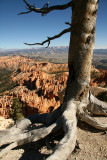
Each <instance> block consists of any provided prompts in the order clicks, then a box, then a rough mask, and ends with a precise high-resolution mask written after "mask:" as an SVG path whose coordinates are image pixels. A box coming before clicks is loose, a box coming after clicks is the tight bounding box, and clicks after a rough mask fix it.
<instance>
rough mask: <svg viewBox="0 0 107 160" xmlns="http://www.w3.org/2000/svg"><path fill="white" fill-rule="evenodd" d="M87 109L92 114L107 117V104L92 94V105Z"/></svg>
mask: <svg viewBox="0 0 107 160" xmlns="http://www.w3.org/2000/svg"><path fill="white" fill-rule="evenodd" d="M87 109H88V110H89V111H90V112H91V113H92V114H95V115H103V116H107V103H105V102H103V101H100V100H99V99H97V98H96V97H94V96H93V95H92V94H91V95H90V103H89V105H88V106H87Z"/></svg>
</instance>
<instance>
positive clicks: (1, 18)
mask: <svg viewBox="0 0 107 160" xmlns="http://www.w3.org/2000/svg"><path fill="white" fill-rule="evenodd" d="M28 2H30V3H31V4H35V5H36V6H37V7H42V6H43V4H44V3H46V2H47V0H28ZM65 2H66V3H67V2H69V0H66V1H65V0H50V5H55V4H64V3H65ZM22 11H26V8H25V4H24V2H23V1H22V0H0V48H3V49H12V48H18V49H19V48H31V47H41V46H30V47H29V46H26V45H24V42H28V43H35V42H42V41H43V40H45V39H46V38H47V36H53V35H55V34H57V33H59V32H60V31H62V30H63V29H65V28H67V27H68V26H67V25H65V24H64V23H65V22H67V21H69V22H70V21H71V14H72V12H71V9H70V8H69V9H67V10H64V11H53V12H51V13H49V14H48V15H46V16H41V15H40V14H35V13H30V14H26V15H17V14H18V13H20V12H22ZM69 38H70V37H69V33H68V34H66V35H64V36H62V37H61V38H59V39H56V40H54V41H52V42H51V45H50V46H68V45H69ZM45 46H46V45H45ZM95 48H107V0H100V2H99V8H98V17H97V25H96V43H95Z"/></svg>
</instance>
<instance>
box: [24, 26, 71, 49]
mask: <svg viewBox="0 0 107 160" xmlns="http://www.w3.org/2000/svg"><path fill="white" fill-rule="evenodd" d="M70 31H71V27H69V28H67V29H64V30H63V31H62V32H60V33H59V34H57V35H55V36H53V37H48V38H47V40H45V41H43V42H42V43H32V44H29V43H24V44H26V45H44V44H45V43H47V42H48V46H47V47H49V45H50V41H51V40H54V39H56V38H59V37H61V36H62V35H63V34H65V33H68V32H70ZM47 47H46V48H47Z"/></svg>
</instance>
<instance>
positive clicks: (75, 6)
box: [66, 0, 98, 100]
mask: <svg viewBox="0 0 107 160" xmlns="http://www.w3.org/2000/svg"><path fill="white" fill-rule="evenodd" d="M97 8H98V0H72V23H71V37H70V45H69V57H68V66H69V80H68V86H67V91H66V94H67V95H66V96H67V97H66V98H67V100H68V99H71V98H76V99H77V100H83V99H85V100H86V97H87V96H88V91H89V83H90V72H91V63H92V55H93V47H94V43H95V27H96V17H97Z"/></svg>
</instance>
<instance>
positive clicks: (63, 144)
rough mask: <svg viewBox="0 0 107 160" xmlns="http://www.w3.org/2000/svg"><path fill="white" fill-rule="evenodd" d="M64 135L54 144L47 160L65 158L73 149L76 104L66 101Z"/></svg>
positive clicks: (62, 159) (75, 129)
mask: <svg viewBox="0 0 107 160" xmlns="http://www.w3.org/2000/svg"><path fill="white" fill-rule="evenodd" d="M62 118H63V125H64V131H65V136H64V138H63V139H62V140H61V141H60V142H59V143H58V145H57V146H56V148H55V150H54V152H53V154H52V155H51V156H49V157H48V158H47V160H66V159H67V157H68V156H69V155H70V153H71V152H72V151H73V150H74V148H75V144H76V139H77V119H76V104H75V103H73V102H72V103H71V102H68V103H67V108H66V110H65V111H64V113H63V115H62Z"/></svg>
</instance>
